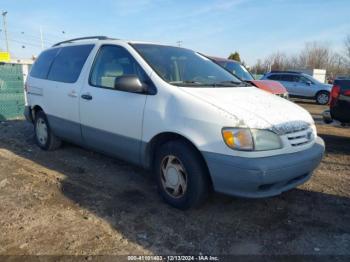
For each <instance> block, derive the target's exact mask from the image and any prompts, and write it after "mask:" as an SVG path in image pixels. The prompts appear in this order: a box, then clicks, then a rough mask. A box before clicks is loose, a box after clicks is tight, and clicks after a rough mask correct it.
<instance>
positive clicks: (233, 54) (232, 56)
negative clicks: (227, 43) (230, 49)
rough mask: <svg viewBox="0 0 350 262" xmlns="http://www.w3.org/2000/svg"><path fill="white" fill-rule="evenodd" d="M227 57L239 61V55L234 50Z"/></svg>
mask: <svg viewBox="0 0 350 262" xmlns="http://www.w3.org/2000/svg"><path fill="white" fill-rule="evenodd" d="M228 59H232V60H236V61H238V62H241V57H240V56H239V53H238V52H237V51H236V52H234V53H231V54H230V55H229V57H228Z"/></svg>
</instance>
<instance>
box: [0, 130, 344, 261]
mask: <svg viewBox="0 0 350 262" xmlns="http://www.w3.org/2000/svg"><path fill="white" fill-rule="evenodd" d="M10 124H11V123H10ZM16 132H18V133H19V134H18V136H19V139H17V140H18V141H17V140H15V139H12V138H11V139H10V140H9V141H11V142H8V143H7V141H3V140H2V139H0V147H2V148H5V149H7V150H9V151H12V152H13V153H15V154H17V155H18V156H21V157H23V158H26V159H29V160H31V161H33V162H35V163H37V164H39V165H41V166H43V167H46V168H48V169H51V170H55V171H57V172H59V173H61V174H63V175H64V177H65V178H64V179H63V180H62V181H60V183H61V192H62V194H63V195H64V196H65V197H67V198H68V199H69V200H70V201H72V202H73V203H76V204H78V205H79V206H80V207H81V208H84V209H86V210H88V211H90V212H92V213H93V214H95V215H97V216H98V217H100V218H102V219H104V220H105V221H107V222H108V223H109V224H110V225H111V226H112V227H113V228H114V230H117V231H118V232H120V233H121V234H122V235H123V236H124V237H125V238H126V239H128V240H129V241H132V242H134V243H137V244H139V245H141V246H143V247H144V248H146V249H148V250H151V251H153V252H155V253H156V254H164V253H168V252H171V253H172V254H175V253H176V254H187V255H188V254H199V252H203V253H208V254H237V253H238V254H261V253H264V254H291V253H292V254H293V253H294V254H301V253H303V254H311V253H315V251H314V248H315V247H317V248H319V247H320V246H321V248H322V252H327V251H328V252H329V253H331V254H339V253H341V252H343V253H344V252H345V253H346V252H348V251H346V249H345V247H344V246H345V245H346V243H345V244H339V243H340V242H338V243H335V242H336V241H335V240H334V239H336V237H338V236H342V235H346V234H349V232H350V223H349V221H350V201H349V198H347V197H342V196H336V195H331V194H326V193H322V192H313V191H309V190H305V189H294V190H291V191H289V192H286V193H284V194H282V195H280V196H278V197H273V198H266V199H256V200H249V199H238V198H232V197H227V196H222V195H219V194H213V195H212V196H211V197H210V199H209V200H208V202H206V203H205V204H204V206H202V207H200V208H199V209H195V210H188V211H179V210H176V209H174V208H172V207H170V206H168V205H166V204H165V203H163V202H162V201H161V200H160V198H159V196H158V194H157V190H156V188H155V186H154V182H153V180H152V179H151V176H152V174H151V173H150V172H146V171H144V170H143V169H140V168H137V167H134V166H131V165H129V164H127V163H125V162H122V161H118V160H115V159H112V158H109V157H106V156H103V155H100V154H96V153H92V152H90V151H87V150H84V149H81V148H79V147H76V146H73V145H70V144H65V145H64V147H63V148H62V149H60V150H57V151H55V152H44V151H41V150H40V149H37V148H36V146H35V145H34V139H33V134H32V131H31V127H28V126H26V128H25V130H17V131H16ZM329 139H332V138H331V136H329ZM347 142H348V141H347ZM337 145H338V144H337ZM337 145H336V147H337ZM338 146H340V147H341V143H339V145H338ZM27 148H30V150H27ZM340 150H342V149H340ZM48 230H50V229H48ZM332 243H334V244H332Z"/></svg>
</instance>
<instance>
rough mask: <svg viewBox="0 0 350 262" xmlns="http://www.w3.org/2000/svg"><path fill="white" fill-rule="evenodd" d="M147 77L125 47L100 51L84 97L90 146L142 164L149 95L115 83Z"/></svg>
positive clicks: (85, 129)
mask: <svg viewBox="0 0 350 262" xmlns="http://www.w3.org/2000/svg"><path fill="white" fill-rule="evenodd" d="M143 74H144V72H143V71H142V69H141V67H140V66H139V65H138V63H137V62H136V61H135V59H134V58H133V57H132V56H131V54H130V53H129V52H128V51H127V50H126V49H125V48H124V47H121V46H117V45H104V46H102V47H101V48H100V50H99V51H98V53H97V56H96V58H95V61H94V64H93V67H92V69H91V73H90V77H89V79H88V80H86V83H85V84H84V86H83V89H82V92H81V97H80V121H81V128H82V135H83V139H84V143H86V144H87V145H88V146H89V147H91V148H95V149H97V150H99V151H102V152H105V153H107V154H111V155H114V156H117V157H119V158H122V159H124V160H127V161H130V162H133V163H139V161H140V155H139V154H140V146H141V135H142V134H141V132H142V120H143V110H144V106H145V103H146V99H147V95H144V94H136V93H129V92H124V91H119V90H116V89H115V88H114V82H115V79H116V78H117V77H120V76H123V75H137V76H139V78H140V79H141V80H142V77H143Z"/></svg>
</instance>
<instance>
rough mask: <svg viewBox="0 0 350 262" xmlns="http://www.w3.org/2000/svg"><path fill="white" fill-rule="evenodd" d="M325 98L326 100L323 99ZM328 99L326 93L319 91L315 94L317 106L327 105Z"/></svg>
mask: <svg viewBox="0 0 350 262" xmlns="http://www.w3.org/2000/svg"><path fill="white" fill-rule="evenodd" d="M325 96H327V99H324V97H325ZM329 99H330V94H329V92H327V91H320V92H318V93H317V94H316V103H317V104H319V105H327V104H328V102H329Z"/></svg>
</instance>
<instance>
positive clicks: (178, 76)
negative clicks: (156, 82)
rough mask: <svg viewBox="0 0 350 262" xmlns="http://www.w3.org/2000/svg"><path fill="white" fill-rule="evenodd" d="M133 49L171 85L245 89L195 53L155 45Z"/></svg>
mask: <svg viewBox="0 0 350 262" xmlns="http://www.w3.org/2000/svg"><path fill="white" fill-rule="evenodd" d="M132 46H133V47H134V48H135V49H136V50H137V51H138V52H139V53H140V55H141V56H142V57H143V58H144V59H145V60H146V62H147V63H148V64H149V65H150V66H151V67H152V68H153V69H154V70H155V71H156V72H157V74H158V75H159V76H160V77H162V78H163V79H164V80H165V81H167V82H168V83H169V84H172V85H178V86H191V87H196V86H198V87H203V86H210V87H231V86H245V83H243V82H241V80H239V79H238V78H237V77H235V76H233V75H231V74H230V73H229V72H227V71H226V70H225V69H223V68H221V67H220V66H219V65H217V64H215V63H214V62H212V61H211V60H210V59H208V58H206V57H204V56H202V55H200V54H198V53H196V52H194V51H192V50H188V49H185V48H180V47H172V46H162V45H153V44H133V45H132Z"/></svg>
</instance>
